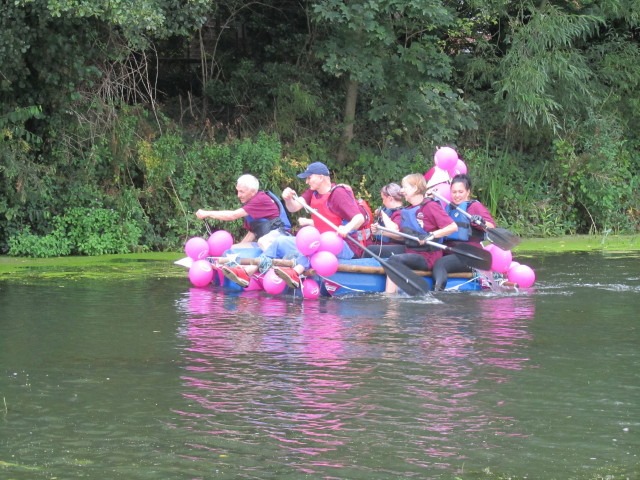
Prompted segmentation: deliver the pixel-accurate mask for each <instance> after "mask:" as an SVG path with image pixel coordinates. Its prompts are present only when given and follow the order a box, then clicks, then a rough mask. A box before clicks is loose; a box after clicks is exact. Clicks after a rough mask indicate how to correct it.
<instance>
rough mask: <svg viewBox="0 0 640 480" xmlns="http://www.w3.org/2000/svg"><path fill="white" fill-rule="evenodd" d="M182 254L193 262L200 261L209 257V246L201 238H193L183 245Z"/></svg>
mask: <svg viewBox="0 0 640 480" xmlns="http://www.w3.org/2000/svg"><path fill="white" fill-rule="evenodd" d="M184 253H186V254H187V256H189V258H192V259H193V260H202V259H203V258H207V255H209V244H208V243H207V241H206V240H205V239H204V238H202V237H193V238H190V239H189V240H187V243H185V245H184Z"/></svg>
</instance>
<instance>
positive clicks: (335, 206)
mask: <svg viewBox="0 0 640 480" xmlns="http://www.w3.org/2000/svg"><path fill="white" fill-rule="evenodd" d="M332 186H334V187H335V185H332ZM312 195H318V194H317V193H316V192H315V191H313V190H306V191H305V192H304V193H303V194H302V195H301V197H302V198H304V200H305V201H306V202H307V204H308V205H311V196H312ZM325 195H330V197H329V200H328V203H327V206H328V207H329V208H330V209H331V211H332V212H333V213H335V214H336V215H338V216H339V217H340V218H342V220H343V221H346V222H350V221H351V219H352V218H353V217H355V216H356V215H358V214H359V213H361V212H360V207H358V204H357V203H356V201H355V198H354V197H353V194H352V193H351V192H349V190H347V189H346V188H344V187H337V188H334V189H333V190H331V191H330V192H329V193H325Z"/></svg>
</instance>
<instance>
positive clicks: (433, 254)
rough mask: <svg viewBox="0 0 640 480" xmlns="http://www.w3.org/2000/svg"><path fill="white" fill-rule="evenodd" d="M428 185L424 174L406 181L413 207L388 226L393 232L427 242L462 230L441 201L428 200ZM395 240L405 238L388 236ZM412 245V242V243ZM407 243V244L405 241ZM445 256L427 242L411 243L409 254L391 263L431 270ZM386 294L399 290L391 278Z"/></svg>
mask: <svg viewBox="0 0 640 480" xmlns="http://www.w3.org/2000/svg"><path fill="white" fill-rule="evenodd" d="M427 190H428V187H427V182H426V180H425V178H424V175H422V174H420V173H412V174H410V175H407V176H406V177H404V178H403V179H402V190H401V191H402V194H403V195H404V198H405V200H406V201H407V202H408V203H409V206H407V207H405V208H403V209H402V210H401V212H400V221H399V222H398V223H393V224H391V225H389V226H388V228H389V229H391V230H395V231H398V232H403V233H408V234H411V235H414V236H417V237H423V236H425V235H427V240H429V241H437V239H440V238H443V237H446V236H447V235H450V234H452V233H454V232H456V231H457V230H458V226H457V225H456V222H454V221H453V220H452V219H451V217H449V215H447V212H445V211H444V209H443V208H442V205H440V203H439V202H437V201H435V200H433V199H432V198H429V197H427ZM374 233H375V232H374ZM385 235H389V236H390V237H391V238H395V239H397V240H400V239H402V237H400V236H399V235H395V236H394V235H393V234H390V233H385ZM410 242H411V241H410ZM405 243H407V242H405ZM441 256H442V250H441V249H439V248H437V247H431V246H429V245H428V244H427V243H426V242H425V241H424V240H423V241H420V242H413V243H407V250H406V253H402V254H399V255H392V256H391V257H390V258H389V259H388V260H387V263H388V264H390V265H398V264H400V265H404V266H407V267H409V268H411V269H413V270H431V268H432V267H433V264H434V263H435V262H436V260H438V259H439V258H440V257H441ZM386 282H387V283H386V287H385V292H386V293H396V292H397V291H398V287H397V286H396V285H395V284H394V283H393V282H392V281H391V280H390V279H389V277H387V281H386Z"/></svg>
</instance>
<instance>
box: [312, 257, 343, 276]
mask: <svg viewBox="0 0 640 480" xmlns="http://www.w3.org/2000/svg"><path fill="white" fill-rule="evenodd" d="M311 267H312V268H313V269H314V270H315V271H316V273H317V274H318V275H320V276H322V277H330V276H331V275H333V274H334V273H336V272H337V271H338V257H336V256H335V255H334V254H333V253H331V252H317V253H314V254H313V256H312V257H311Z"/></svg>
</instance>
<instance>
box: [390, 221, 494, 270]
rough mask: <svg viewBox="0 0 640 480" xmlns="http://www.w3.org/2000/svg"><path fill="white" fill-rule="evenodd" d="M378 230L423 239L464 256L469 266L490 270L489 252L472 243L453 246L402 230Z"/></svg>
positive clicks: (417, 240)
mask: <svg viewBox="0 0 640 480" xmlns="http://www.w3.org/2000/svg"><path fill="white" fill-rule="evenodd" d="M378 230H382V231H383V232H389V233H394V234H396V235H400V236H401V237H404V238H408V239H409V240H414V241H416V242H420V241H422V240H424V241H425V243H427V244H428V245H431V246H432V247H436V248H440V249H441V250H446V251H448V252H451V253H455V254H457V255H461V256H463V257H465V258H464V261H465V262H466V264H467V265H468V266H469V267H471V268H476V269H478V270H491V252H489V251H487V250H484V249H483V248H478V247H474V246H473V245H466V244H464V243H459V244H458V245H456V246H455V247H449V246H447V245H443V244H441V243H438V242H431V241H429V240H427V239H426V238H420V237H416V236H414V235H409V234H407V233H403V232H396V231H395V230H391V229H389V228H385V227H380V226H378Z"/></svg>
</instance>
